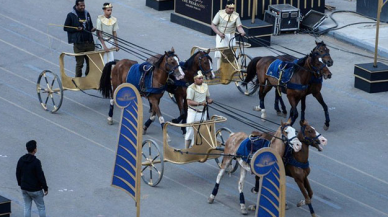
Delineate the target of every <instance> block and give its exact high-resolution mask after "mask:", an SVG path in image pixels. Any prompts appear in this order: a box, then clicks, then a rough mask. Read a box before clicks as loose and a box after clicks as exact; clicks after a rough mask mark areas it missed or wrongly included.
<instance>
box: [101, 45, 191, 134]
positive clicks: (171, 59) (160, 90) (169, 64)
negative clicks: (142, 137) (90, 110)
mask: <svg viewBox="0 0 388 217" xmlns="http://www.w3.org/2000/svg"><path fill="white" fill-rule="evenodd" d="M135 64H137V62H136V61H132V60H128V59H123V60H120V61H118V62H117V63H116V62H115V61H112V62H109V63H107V64H106V65H105V67H104V69H103V72H102V75H101V80H100V88H99V90H100V92H101V93H102V95H103V96H104V97H105V98H110V99H112V97H113V93H114V91H115V90H116V88H117V87H118V86H119V85H120V84H122V83H126V82H127V76H131V75H128V72H129V70H130V68H131V67H132V66H133V65H135ZM113 65H115V66H114V68H113V70H112V66H113ZM151 70H153V72H152V73H153V76H152V89H153V90H155V92H154V93H147V92H146V93H144V94H143V95H144V96H145V97H146V98H147V99H148V101H149V102H150V105H152V113H151V117H150V118H149V119H148V120H147V122H146V123H145V126H144V128H143V129H144V133H145V132H146V130H147V128H148V126H149V125H150V124H151V123H152V122H153V121H154V120H155V115H157V116H158V117H159V122H160V124H161V125H163V124H164V118H163V116H162V113H161V112H160V108H159V102H160V98H161V97H162V96H163V94H164V90H165V88H166V82H167V78H168V76H169V75H174V77H175V78H176V79H177V80H180V79H182V78H183V77H184V72H183V70H182V68H181V67H180V66H179V59H178V56H177V55H176V54H175V51H174V48H172V49H171V51H168V52H165V54H164V55H162V56H161V57H160V58H159V59H158V61H156V62H155V63H154V64H153V69H151ZM148 73H151V72H148ZM111 78H112V79H111ZM111 82H112V84H111ZM136 82H137V83H136V84H134V85H135V86H138V83H139V81H136ZM139 92H141V90H139ZM112 116H113V100H111V104H110V110H109V117H108V123H109V124H111V123H113V119H112Z"/></svg>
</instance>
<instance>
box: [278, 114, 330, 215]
mask: <svg viewBox="0 0 388 217" xmlns="http://www.w3.org/2000/svg"><path fill="white" fill-rule="evenodd" d="M298 138H299V140H300V141H301V142H302V149H301V151H299V152H293V153H292V155H291V156H286V158H285V164H286V167H285V169H286V175H287V176H290V177H293V178H294V180H295V182H296V184H298V187H299V189H300V191H301V192H302V194H303V196H304V200H301V201H300V202H299V203H298V204H297V206H298V207H300V206H303V205H306V204H307V205H308V206H309V209H310V213H311V215H312V216H313V217H315V213H314V209H313V206H312V205H311V199H312V197H313V190H312V189H311V186H310V182H309V180H308V178H307V176H308V175H309V174H310V167H309V161H308V159H309V147H310V146H312V147H314V148H316V149H318V151H322V150H323V146H325V145H326V144H327V139H326V138H325V137H323V136H322V135H321V134H319V133H318V132H317V131H316V130H315V129H314V128H313V127H312V126H310V125H309V124H308V123H307V121H304V122H303V123H302V124H301V130H300V132H299V133H298Z"/></svg>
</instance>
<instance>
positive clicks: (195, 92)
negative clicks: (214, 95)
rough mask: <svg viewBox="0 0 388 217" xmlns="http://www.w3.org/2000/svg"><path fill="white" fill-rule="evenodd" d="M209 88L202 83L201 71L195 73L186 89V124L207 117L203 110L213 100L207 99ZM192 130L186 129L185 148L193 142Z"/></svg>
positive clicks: (190, 128)
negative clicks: (191, 82) (192, 80)
mask: <svg viewBox="0 0 388 217" xmlns="http://www.w3.org/2000/svg"><path fill="white" fill-rule="evenodd" d="M209 97H210V94H209V88H208V86H207V84H205V83H203V75H202V73H201V71H198V72H197V75H196V76H194V83H193V84H191V85H190V86H189V87H188V88H187V97H186V99H187V105H188V107H189V108H188V111H187V123H188V124H189V123H193V122H199V121H201V119H202V118H204V119H205V118H206V117H207V112H206V111H205V110H204V108H205V106H206V104H207V103H208V104H211V103H213V100H212V99H210V98H209ZM193 139H194V129H193V128H192V127H187V129H186V135H185V146H186V148H190V146H192V145H193V143H194V141H193Z"/></svg>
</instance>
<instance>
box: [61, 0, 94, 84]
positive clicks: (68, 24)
mask: <svg viewBox="0 0 388 217" xmlns="http://www.w3.org/2000/svg"><path fill="white" fill-rule="evenodd" d="M63 30H64V31H66V32H67V38H68V42H69V44H71V43H73V44H74V53H81V52H87V51H94V48H95V47H94V46H95V45H94V41H93V35H92V32H94V31H96V28H94V27H93V23H92V19H91V17H90V14H89V12H88V11H87V10H85V2H84V0H76V1H75V6H74V7H73V11H72V12H70V13H68V14H67V17H66V21H65V27H63ZM84 59H85V60H86V70H85V76H86V75H88V73H89V60H88V58H87V56H76V57H75V60H76V61H77V65H76V67H75V77H81V76H82V67H83V65H84Z"/></svg>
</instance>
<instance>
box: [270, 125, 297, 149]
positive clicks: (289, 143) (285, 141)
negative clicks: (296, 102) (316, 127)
mask: <svg viewBox="0 0 388 217" xmlns="http://www.w3.org/2000/svg"><path fill="white" fill-rule="evenodd" d="M286 127H291V125H290V124H287V125H285V126H282V127H281V131H282V139H281V140H282V142H283V143H285V144H286V146H287V145H288V146H289V147H290V148H293V145H292V143H291V141H292V140H293V139H295V138H297V137H298V136H297V135H296V136H294V137H292V138H291V139H288V138H287V137H286V136H285V135H284V133H283V132H284V130H285V129H286ZM275 138H277V137H275ZM277 139H279V138H277Z"/></svg>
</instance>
